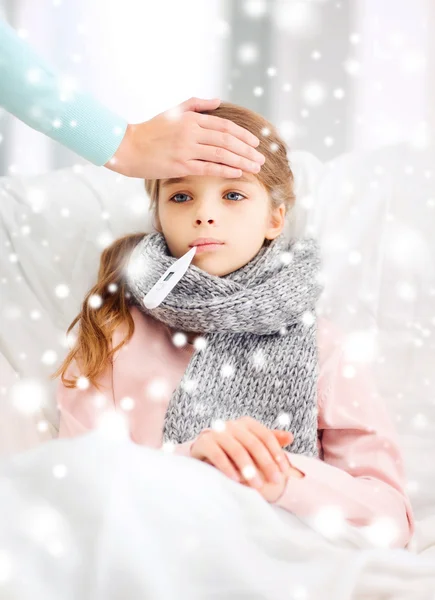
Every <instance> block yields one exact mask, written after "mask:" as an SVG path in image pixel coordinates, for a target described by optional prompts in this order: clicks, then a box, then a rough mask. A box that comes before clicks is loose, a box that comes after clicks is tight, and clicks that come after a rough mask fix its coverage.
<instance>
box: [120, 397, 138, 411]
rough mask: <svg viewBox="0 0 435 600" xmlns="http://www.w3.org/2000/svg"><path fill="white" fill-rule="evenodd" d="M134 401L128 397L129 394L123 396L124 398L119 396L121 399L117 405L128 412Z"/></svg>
mask: <svg viewBox="0 0 435 600" xmlns="http://www.w3.org/2000/svg"><path fill="white" fill-rule="evenodd" d="M135 404H136V403H135V401H134V399H133V398H130V397H129V396H125V397H124V398H121V401H120V402H119V406H120V407H121V409H122V410H125V411H126V412H129V411H131V410H133V408H134V407H135Z"/></svg>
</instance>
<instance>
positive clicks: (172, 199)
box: [171, 194, 190, 204]
mask: <svg viewBox="0 0 435 600" xmlns="http://www.w3.org/2000/svg"><path fill="white" fill-rule="evenodd" d="M177 196H187V194H175V196H172V198H171V202H175V203H176V204H182V202H178V201H177V200H175V198H176V197H177ZM188 198H190V196H188Z"/></svg>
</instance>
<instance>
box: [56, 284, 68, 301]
mask: <svg viewBox="0 0 435 600" xmlns="http://www.w3.org/2000/svg"><path fill="white" fill-rule="evenodd" d="M54 292H55V294H56V296H57V297H58V298H67V297H68V296H69V287H68V286H67V285H66V284H64V283H61V284H59V285H58V286H56V288H55V290H54Z"/></svg>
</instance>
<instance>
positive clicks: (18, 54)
mask: <svg viewBox="0 0 435 600" xmlns="http://www.w3.org/2000/svg"><path fill="white" fill-rule="evenodd" d="M0 106H2V107H3V108H5V109H6V110H7V111H8V112H10V113H11V114H13V115H15V116H16V117H17V118H18V119H20V120H21V121H23V122H24V123H26V124H27V125H30V127H32V128H33V129H36V130H37V131H41V132H42V133H45V134H46V135H47V136H49V137H51V138H52V139H54V140H56V141H57V142H59V143H61V144H62V145H64V146H66V147H67V148H70V149H71V150H73V151H74V152H76V153H77V154H79V155H80V156H82V157H83V158H86V159H87V160H89V161H90V162H92V163H94V164H95V165H98V166H101V165H104V164H105V163H106V162H107V161H108V160H109V159H110V158H112V156H113V155H114V154H115V152H116V150H117V149H118V147H119V145H120V143H121V141H122V138H123V137H124V134H125V131H126V128H127V121H126V120H125V119H123V118H121V117H119V116H118V115H116V114H115V113H113V112H111V111H110V110H109V109H107V108H106V107H105V106H103V105H102V104H100V103H99V102H98V101H97V100H96V99H95V98H93V97H92V96H91V95H90V94H88V93H86V92H83V91H80V90H78V89H72V86H71V85H70V83H69V82H68V81H67V80H66V78H64V77H62V76H61V75H59V74H57V73H55V71H54V70H53V69H51V68H50V66H49V65H47V64H46V63H45V62H44V60H42V59H41V58H40V57H39V56H37V55H36V54H35V53H34V52H33V50H32V48H31V47H30V46H29V45H28V44H27V42H25V41H24V40H22V39H21V38H20V37H19V36H18V35H17V34H16V32H15V31H14V29H12V27H10V25H8V23H6V21H4V20H2V19H0Z"/></svg>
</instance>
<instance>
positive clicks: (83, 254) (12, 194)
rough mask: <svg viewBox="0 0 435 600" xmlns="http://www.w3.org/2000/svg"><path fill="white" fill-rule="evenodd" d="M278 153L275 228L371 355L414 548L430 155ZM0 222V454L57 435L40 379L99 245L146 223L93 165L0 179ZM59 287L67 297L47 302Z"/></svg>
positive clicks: (431, 268)
mask: <svg viewBox="0 0 435 600" xmlns="http://www.w3.org/2000/svg"><path fill="white" fill-rule="evenodd" d="M289 158H290V161H291V164H292V167H293V170H294V172H295V177H296V191H297V210H296V211H295V212H294V214H293V215H292V217H291V219H289V222H288V230H289V231H292V232H293V233H294V234H297V235H301V234H303V233H308V234H313V235H316V236H317V237H318V239H319V241H320V243H321V247H322V251H323V263H324V268H323V270H324V275H325V292H324V294H323V298H322V301H321V303H320V306H319V311H320V312H322V313H324V314H325V315H327V316H329V317H330V318H333V319H334V320H335V322H336V323H338V324H339V325H340V327H341V328H342V329H343V331H344V332H345V333H346V334H348V335H349V339H352V340H353V342H355V340H356V342H357V343H356V345H355V343H354V345H353V347H354V351H355V348H356V353H357V354H358V353H359V355H360V356H359V359H364V358H365V355H367V354H370V352H371V351H372V349H373V348H375V349H376V353H375V360H374V362H373V370H374V373H375V376H376V379H377V382H378V385H379V389H380V391H381V393H382V396H383V398H384V399H385V401H386V402H387V404H388V407H389V409H390V411H391V413H392V414H393V416H394V418H395V419H396V424H397V428H398V430H399V432H400V435H401V439H402V441H403V449H404V453H405V459H406V468H407V475H408V481H409V483H408V485H409V493H410V496H411V498H412V500H413V503H414V508H415V512H416V517H417V525H418V528H419V531H418V532H419V537H418V542H416V543H417V544H418V548H419V549H424V548H425V544H426V545H429V544H430V540H429V539H426V538H425V531H426V528H425V523H427V522H428V520H432V521H433V523H434V525H435V473H434V470H433V467H432V465H431V458H430V457H431V456H433V455H434V453H435V435H434V434H435V375H434V372H435V370H434V366H435V308H434V307H435V235H434V234H435V206H434V204H435V193H434V187H435V186H434V181H435V172H432V165H434V164H435V161H434V152H433V150H431V149H424V150H422V149H415V148H413V147H411V146H408V145H406V144H404V145H402V146H397V147H391V148H384V149H380V150H377V151H376V152H372V153H369V154H357V153H355V154H349V155H345V156H341V157H339V158H337V159H336V160H334V161H332V162H331V163H328V164H326V165H322V164H321V163H320V162H319V161H318V160H317V159H316V158H315V157H313V156H312V155H310V154H308V153H305V152H293V153H292V154H291V155H290V157H289ZM0 216H1V234H0V235H1V248H2V252H1V254H0V261H1V262H0V264H1V272H0V286H1V287H0V289H1V312H0V351H1V354H0V408H1V418H0V450H1V453H2V454H3V455H5V454H10V453H12V452H17V451H22V450H25V449H26V448H29V447H32V446H35V445H36V444H38V443H41V442H42V441H44V440H46V439H50V438H51V437H54V436H55V435H56V431H57V426H58V414H57V410H56V406H55V401H54V386H55V383H54V382H48V380H47V376H48V374H49V373H51V372H53V371H54V370H55V368H57V366H58V364H59V363H60V360H61V358H62V357H63V356H64V355H65V353H66V351H67V345H66V338H65V332H66V329H67V327H68V325H69V324H70V323H71V321H72V320H73V318H74V317H75V316H76V315H77V313H78V311H79V308H80V304H81V302H82V299H83V296H84V294H85V292H86V291H87V289H88V288H89V287H90V285H91V284H92V283H93V282H94V281H95V278H96V274H97V268H98V261H99V255H100V253H101V250H102V249H103V247H104V246H105V245H106V244H107V243H108V242H109V241H110V240H112V239H115V238H116V237H118V236H120V235H123V234H124V233H127V232H131V231H150V230H151V229H152V225H151V219H150V214H149V212H148V201H147V198H146V196H145V193H144V190H143V182H142V181H140V180H132V179H126V178H124V177H121V176H118V175H116V174H114V173H112V172H110V171H107V170H105V169H102V168H101V169H99V168H95V167H93V166H87V167H77V168H72V169H64V170H60V171H56V172H51V173H47V174H44V175H40V176H37V177H7V178H3V179H0ZM58 286H68V289H69V295H67V296H66V297H60V296H59V295H58V292H59V288H58ZM63 289H65V288H63ZM56 290H57V292H56ZM61 290H62V288H61ZM61 296H62V294H61ZM36 394H42V396H41V397H42V403H41V408H40V409H37V407H36V406H35V405H34V398H35V395H36ZM17 407H19V409H18V408H17Z"/></svg>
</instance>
